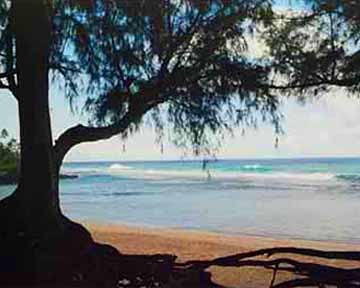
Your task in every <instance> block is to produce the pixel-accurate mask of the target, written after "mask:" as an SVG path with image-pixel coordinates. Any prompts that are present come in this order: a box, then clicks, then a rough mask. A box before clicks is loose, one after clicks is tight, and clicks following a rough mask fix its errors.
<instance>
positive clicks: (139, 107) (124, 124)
mask: <svg viewBox="0 0 360 288" xmlns="http://www.w3.org/2000/svg"><path fill="white" fill-rule="evenodd" d="M165 100H166V98H162V97H148V99H146V100H145V103H140V104H139V103H137V104H134V103H130V106H129V111H128V112H127V113H126V114H125V115H124V116H123V117H122V119H121V120H120V121H118V122H116V123H114V124H111V125H108V126H105V127H88V126H84V125H81V124H80V125H77V126H74V127H71V128H69V129H68V130H66V131H65V132H64V133H63V134H61V135H60V137H59V138H58V139H57V140H56V141H55V145H54V147H53V153H54V164H55V168H56V169H57V170H58V169H59V168H60V166H61V164H62V162H63V160H64V157H65V155H66V154H67V152H69V151H70V149H71V148H73V147H74V146H76V145H78V144H80V143H84V142H95V141H99V140H106V139H109V138H111V137H113V136H115V135H118V134H121V133H123V132H124V131H125V130H126V129H127V128H128V127H129V126H130V124H131V123H135V122H136V121H138V120H139V119H141V118H142V117H143V116H144V115H145V114H146V113H147V112H148V111H149V110H150V109H152V108H154V107H156V106H158V105H159V104H161V103H163V102H164V101H165Z"/></svg>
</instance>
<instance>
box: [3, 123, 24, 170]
mask: <svg viewBox="0 0 360 288" xmlns="http://www.w3.org/2000/svg"><path fill="white" fill-rule="evenodd" d="M1 138H2V141H1V142H0V173H6V174H16V173H17V164H18V160H19V145H18V143H17V142H16V140H15V139H10V140H7V141H6V139H7V138H8V133H7V131H6V130H5V129H3V130H2V131H1Z"/></svg>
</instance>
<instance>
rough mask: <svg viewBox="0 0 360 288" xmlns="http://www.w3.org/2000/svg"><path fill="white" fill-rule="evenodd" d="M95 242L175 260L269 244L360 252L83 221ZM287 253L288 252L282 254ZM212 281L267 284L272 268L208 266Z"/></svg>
mask: <svg viewBox="0 0 360 288" xmlns="http://www.w3.org/2000/svg"><path fill="white" fill-rule="evenodd" d="M85 226H86V227H87V228H88V229H89V230H90V231H91V232H92V234H93V237H94V238H95V240H97V241H98V242H102V243H108V244H110V245H112V246H114V247H116V248H117V249H118V250H119V251H120V252H121V253H123V254H132V255H133V254H136V255H138V254H148V255H153V254H163V253H164V254H173V255H176V256H177V257H178V259H177V262H184V261H188V260H205V259H212V258H216V257H222V256H227V255H232V254H236V253H241V252H247V251H251V250H256V249H261V248H270V247H284V246H290V247H303V248H314V249H321V250H339V251H340V250H341V251H360V244H347V243H338V242H330V241H328V242H324V241H305V240H295V239H286V240H285V239H275V238H270V237H256V236H227V235H221V234H216V233H207V232H198V231H187V230H175V229H173V230H171V229H150V228H139V227H129V226H124V225H104V224H89V223H87V224H85ZM282 256H289V255H282ZM291 258H292V259H297V260H302V261H307V262H315V263H323V264H328V265H332V266H339V267H349V268H350V267H356V266H358V267H359V266H360V263H359V262H356V261H355V262H354V261H343V260H341V261H340V260H323V259H318V258H310V257H303V256H300V257H299V256H295V257H294V256H291ZM208 271H209V272H211V275H212V280H213V281H214V282H215V283H217V284H220V285H224V286H226V287H242V288H247V287H269V284H270V281H271V278H272V271H271V270H267V269H264V268H254V267H242V268H223V267H215V266H214V267H211V268H210V269H208ZM293 277H295V276H294V275H292V274H290V273H286V272H281V273H278V275H277V277H276V280H277V281H282V280H286V279H292V278H293Z"/></svg>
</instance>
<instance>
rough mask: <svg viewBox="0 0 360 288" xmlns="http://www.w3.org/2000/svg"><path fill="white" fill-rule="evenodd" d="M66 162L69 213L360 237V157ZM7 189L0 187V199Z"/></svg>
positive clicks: (64, 192) (168, 224)
mask: <svg viewBox="0 0 360 288" xmlns="http://www.w3.org/2000/svg"><path fill="white" fill-rule="evenodd" d="M202 164H203V163H202V162H201V161H165V162H164V161H162V162H156V161H153V162H88V163H66V164H64V166H63V168H62V172H63V173H67V174H76V175H79V178H78V179H75V180H62V181H61V184H60V186H61V187H60V189H61V205H62V208H63V210H64V212H65V213H66V214H67V215H69V216H70V217H72V218H75V219H78V220H85V221H93V222H100V223H102V222H105V223H108V222H110V223H119V224H130V225H141V226H150V227H164V228H185V229H200V230H206V231H214V232H221V233H226V234H248V235H261V236H275V237H287V238H300V239H316V240H335V241H351V242H360V158H345V159H344V158H320V159H268V160H254V159H252V160H251V159H249V160H218V161H210V162H209V163H208V164H207V166H206V169H205V170H203V169H202V168H203V167H202ZM13 189H14V187H13V186H2V187H0V197H2V196H5V195H7V194H9V193H10V192H11V191H12V190H13Z"/></svg>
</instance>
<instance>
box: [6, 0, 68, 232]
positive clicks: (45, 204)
mask: <svg viewBox="0 0 360 288" xmlns="http://www.w3.org/2000/svg"><path fill="white" fill-rule="evenodd" d="M45 3H46V2H45V1H44V0H31V1H12V15H11V17H12V19H11V21H12V23H11V24H12V29H13V33H14V36H15V41H16V43H15V47H16V71H17V81H18V86H17V91H16V94H17V98H18V101H19V121H20V144H21V171H20V179H19V186H18V189H17V191H16V195H15V197H16V200H17V202H18V205H19V208H20V212H21V214H22V218H23V219H24V222H25V223H24V225H25V229H26V230H28V231H29V230H30V231H29V232H31V233H33V232H35V233H36V232H39V231H44V229H45V230H46V229H49V227H51V226H53V225H56V224H57V223H58V222H59V218H60V215H61V212H60V207H59V201H58V199H57V197H58V196H57V190H58V187H57V185H58V181H57V177H58V175H57V171H55V169H54V167H53V155H52V144H53V143H52V141H53V140H52V134H51V124H50V114H49V97H48V93H49V92H48V91H49V79H48V72H49V52H50V51H49V50H50V34H51V30H50V28H51V27H50V18H49V13H48V9H49V7H47V5H46V4H45Z"/></svg>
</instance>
